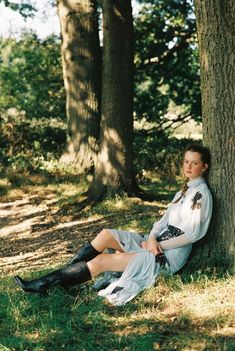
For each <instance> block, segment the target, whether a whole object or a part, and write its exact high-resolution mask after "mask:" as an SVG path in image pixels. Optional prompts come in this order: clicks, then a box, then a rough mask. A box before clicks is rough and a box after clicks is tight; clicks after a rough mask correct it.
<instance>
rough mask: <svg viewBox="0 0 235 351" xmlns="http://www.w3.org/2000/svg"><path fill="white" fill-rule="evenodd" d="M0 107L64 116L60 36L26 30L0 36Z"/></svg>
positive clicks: (33, 114) (29, 112)
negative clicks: (42, 36) (18, 35)
mask: <svg viewBox="0 0 235 351" xmlns="http://www.w3.org/2000/svg"><path fill="white" fill-rule="evenodd" d="M0 90H1V96H0V111H6V110H7V109H9V108H16V109H18V110H19V111H25V113H26V116H27V117H28V118H31V117H34V118H42V117H46V118H51V117H57V118H62V119H65V92H64V85H63V76H62V67H61V55H60V40H59V39H58V38H57V37H56V36H50V37H48V38H47V39H45V40H40V39H38V38H37V36H36V35H35V34H31V33H25V34H24V35H23V36H22V37H21V39H20V40H16V39H11V38H9V39H1V40H0Z"/></svg>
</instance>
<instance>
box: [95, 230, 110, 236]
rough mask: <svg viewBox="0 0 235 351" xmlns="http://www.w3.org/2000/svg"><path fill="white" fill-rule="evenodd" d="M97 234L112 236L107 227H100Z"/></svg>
mask: <svg viewBox="0 0 235 351" xmlns="http://www.w3.org/2000/svg"><path fill="white" fill-rule="evenodd" d="M98 235H100V236H107V237H110V236H112V234H111V232H110V230H108V229H105V228H104V229H102V230H101V231H100V232H99V234H98Z"/></svg>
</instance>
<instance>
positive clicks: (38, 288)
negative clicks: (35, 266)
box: [14, 262, 91, 295]
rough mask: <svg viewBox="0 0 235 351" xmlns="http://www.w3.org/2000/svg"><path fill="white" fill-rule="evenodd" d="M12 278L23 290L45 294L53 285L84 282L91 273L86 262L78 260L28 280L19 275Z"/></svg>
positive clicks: (65, 285)
mask: <svg viewBox="0 0 235 351" xmlns="http://www.w3.org/2000/svg"><path fill="white" fill-rule="evenodd" d="M14 278H15V281H16V283H17V284H18V285H19V286H20V287H21V289H23V290H24V291H25V292H29V293H38V294H42V295H45V294H47V292H48V290H49V289H50V288H52V287H53V286H55V285H57V286H61V287H64V288H65V287H70V286H73V285H77V284H82V283H85V282H86V281H88V280H90V279H91V274H90V271H89V268H88V266H87V263H86V262H79V263H75V264H73V265H71V266H68V267H64V268H61V269H58V270H56V271H54V272H51V273H49V274H46V275H44V276H43V277H41V278H38V279H33V280H30V281H25V280H24V279H22V278H20V277H19V276H15V277H14Z"/></svg>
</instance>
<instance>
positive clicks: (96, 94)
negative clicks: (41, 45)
mask: <svg viewBox="0 0 235 351" xmlns="http://www.w3.org/2000/svg"><path fill="white" fill-rule="evenodd" d="M57 7H58V15H59V19H60V26H61V35H62V45H61V50H62V64H63V76H64V84H65V91H66V113H67V120H68V148H67V152H66V153H65V155H63V157H62V161H65V162H71V163H74V164H76V166H77V167H78V168H79V169H80V171H81V172H83V171H85V170H87V169H90V168H91V166H92V165H93V162H94V158H95V157H96V154H97V140H98V138H99V124H100V111H99V106H100V94H101V50H100V45H99V35H98V15H97V4H96V0H81V1H75V0H57Z"/></svg>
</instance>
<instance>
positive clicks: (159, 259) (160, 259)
mask: <svg viewBox="0 0 235 351" xmlns="http://www.w3.org/2000/svg"><path fill="white" fill-rule="evenodd" d="M155 261H156V262H158V263H159V265H160V267H162V266H165V265H166V264H168V265H169V263H168V261H167V258H166V256H165V255H164V254H161V255H157V256H155Z"/></svg>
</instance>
